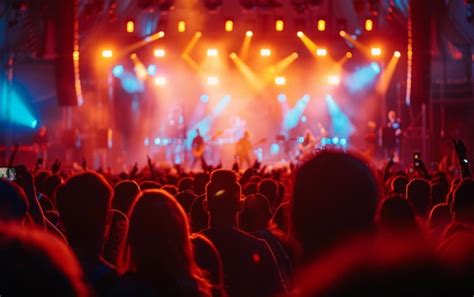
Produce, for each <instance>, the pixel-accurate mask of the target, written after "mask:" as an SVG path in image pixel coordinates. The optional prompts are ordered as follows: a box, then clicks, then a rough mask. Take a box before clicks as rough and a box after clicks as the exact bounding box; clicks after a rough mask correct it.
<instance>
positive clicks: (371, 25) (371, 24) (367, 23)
mask: <svg viewBox="0 0 474 297" xmlns="http://www.w3.org/2000/svg"><path fill="white" fill-rule="evenodd" d="M373 29H374V21H373V20H372V19H370V18H369V19H366V20H365V31H367V32H370V31H372V30H373Z"/></svg>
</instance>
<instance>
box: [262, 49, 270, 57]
mask: <svg viewBox="0 0 474 297" xmlns="http://www.w3.org/2000/svg"><path fill="white" fill-rule="evenodd" d="M271 55H272V51H271V50H270V49H268V48H262V49H260V56H262V57H270V56H271Z"/></svg>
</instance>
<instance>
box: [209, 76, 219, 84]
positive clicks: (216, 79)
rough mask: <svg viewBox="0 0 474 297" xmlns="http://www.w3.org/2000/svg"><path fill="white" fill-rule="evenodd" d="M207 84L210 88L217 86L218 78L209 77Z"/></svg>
mask: <svg viewBox="0 0 474 297" xmlns="http://www.w3.org/2000/svg"><path fill="white" fill-rule="evenodd" d="M207 84H208V85H210V86H215V85H218V84H219V78H218V77H217V76H209V77H208V78H207Z"/></svg>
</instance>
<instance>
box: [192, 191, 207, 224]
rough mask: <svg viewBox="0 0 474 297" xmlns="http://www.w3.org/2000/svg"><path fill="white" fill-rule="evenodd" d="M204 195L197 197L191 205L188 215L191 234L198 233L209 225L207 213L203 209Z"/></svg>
mask: <svg viewBox="0 0 474 297" xmlns="http://www.w3.org/2000/svg"><path fill="white" fill-rule="evenodd" d="M205 198H206V196H205V195H201V196H199V197H198V198H197V199H196V200H194V202H193V204H192V205H191V211H190V213H189V215H190V217H191V229H192V231H193V233H197V232H200V231H202V230H204V229H206V228H207V226H208V224H209V213H208V212H207V211H206V209H205V208H204V199H205Z"/></svg>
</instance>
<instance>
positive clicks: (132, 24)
mask: <svg viewBox="0 0 474 297" xmlns="http://www.w3.org/2000/svg"><path fill="white" fill-rule="evenodd" d="M125 29H126V30H127V32H128V33H133V32H135V22H134V21H127V24H126V28H125Z"/></svg>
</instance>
